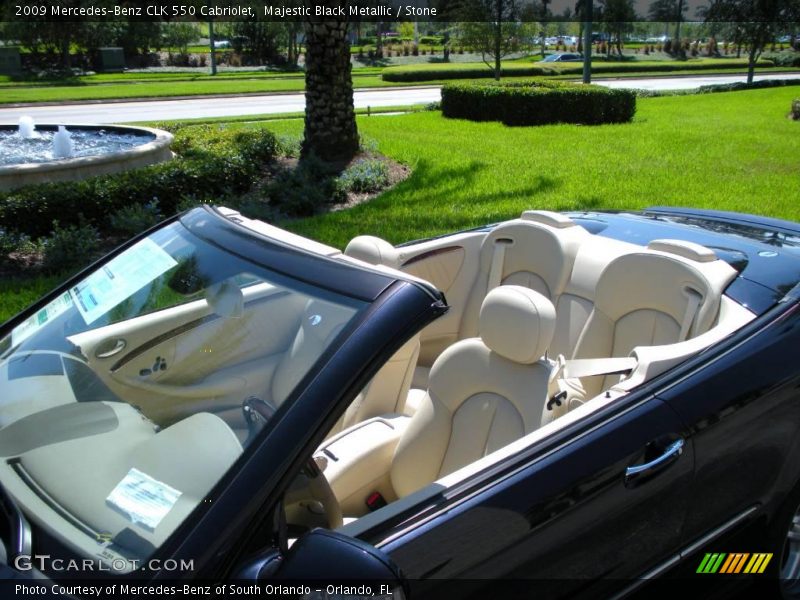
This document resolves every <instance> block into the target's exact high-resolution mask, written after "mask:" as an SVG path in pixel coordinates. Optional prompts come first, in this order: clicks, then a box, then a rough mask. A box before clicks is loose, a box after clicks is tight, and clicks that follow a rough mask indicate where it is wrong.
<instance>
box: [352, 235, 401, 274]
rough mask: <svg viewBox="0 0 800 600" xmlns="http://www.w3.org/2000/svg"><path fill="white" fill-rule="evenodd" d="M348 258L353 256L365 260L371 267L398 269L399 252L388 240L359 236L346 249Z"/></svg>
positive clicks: (372, 236)
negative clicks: (380, 266)
mask: <svg viewBox="0 0 800 600" xmlns="http://www.w3.org/2000/svg"><path fill="white" fill-rule="evenodd" d="M344 253H345V255H347V256H352V257H353V258H357V259H358V260H363V261H364V262H367V263H369V264H371V265H386V266H387V267H398V266H399V265H398V262H399V257H398V252H397V250H396V249H395V247H394V246H392V245H391V244H390V243H389V242H387V241H386V240H382V239H381V238H379V237H375V236H374V235H359V236H357V237H354V238H353V239H352V240H350V243H349V244H347V248H345V249H344Z"/></svg>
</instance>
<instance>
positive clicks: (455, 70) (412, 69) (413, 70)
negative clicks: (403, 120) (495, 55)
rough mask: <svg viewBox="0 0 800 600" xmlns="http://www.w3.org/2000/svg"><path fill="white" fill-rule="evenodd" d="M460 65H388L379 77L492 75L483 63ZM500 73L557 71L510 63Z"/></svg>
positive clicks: (413, 78) (428, 78)
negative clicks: (478, 64)
mask: <svg viewBox="0 0 800 600" xmlns="http://www.w3.org/2000/svg"><path fill="white" fill-rule="evenodd" d="M461 65H467V63H461ZM461 65H460V64H458V63H457V64H453V65H441V66H440V65H435V66H433V67H429V66H426V65H423V66H402V67H388V68H386V69H384V70H383V71H382V72H381V78H382V79H383V80H384V81H395V82H412V81H434V80H446V79H483V78H490V77H494V71H492V70H491V69H489V68H488V67H486V66H484V65H480V66H477V67H476V66H473V65H468V66H461ZM500 73H501V75H502V76H503V77H513V76H520V77H540V76H543V75H554V74H557V71H556V69H552V68H549V67H539V66H532V65H513V66H511V65H510V66H505V67H503V68H502V69H501V72H500Z"/></svg>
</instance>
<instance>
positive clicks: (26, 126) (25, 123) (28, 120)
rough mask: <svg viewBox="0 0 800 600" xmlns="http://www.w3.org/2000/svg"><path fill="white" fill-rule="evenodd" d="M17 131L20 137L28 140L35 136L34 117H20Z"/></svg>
mask: <svg viewBox="0 0 800 600" xmlns="http://www.w3.org/2000/svg"><path fill="white" fill-rule="evenodd" d="M17 132H18V133H19V135H20V137H22V138H25V139H26V140H27V139H30V138H32V137H34V136H35V135H36V125H35V124H34V122H33V118H32V117H28V116H23V117H20V118H19V124H18V125H17Z"/></svg>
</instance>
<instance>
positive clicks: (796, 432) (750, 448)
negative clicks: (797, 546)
mask: <svg viewBox="0 0 800 600" xmlns="http://www.w3.org/2000/svg"><path fill="white" fill-rule="evenodd" d="M795 302H796V301H792V302H787V303H784V304H782V305H779V307H778V308H776V309H774V310H773V311H772V314H771V315H765V317H764V318H763V319H761V322H760V323H759V322H756V323H753V324H752V325H751V326H750V327H748V329H747V330H743V331H742V332H741V334H740V335H739V336H737V340H734V342H735V343H732V344H731V345H730V346H731V347H730V348H721V349H719V350H718V352H717V356H714V357H711V358H710V359H708V360H706V361H705V362H706V364H705V365H704V366H703V368H702V370H698V369H697V367H696V366H695V365H691V364H690V365H686V367H685V368H686V371H687V374H686V375H685V376H684V377H682V378H681V379H680V380H679V381H678V382H677V383H676V384H675V385H673V386H671V387H670V388H668V389H666V390H664V391H663V392H660V393H659V395H660V397H662V398H663V399H664V401H665V402H667V403H669V405H670V406H672V407H673V408H674V409H675V410H676V411H678V412H679V413H680V414H681V415H682V417H683V419H684V420H685V421H686V423H687V424H688V425H689V426H690V435H691V438H692V440H693V443H694V447H695V451H696V464H697V466H696V480H695V483H694V485H693V488H694V494H695V496H696V497H697V498H702V499H703V501H702V502H695V503H692V506H691V508H690V511H689V513H688V515H687V521H686V527H685V533H684V537H685V542H686V543H687V544H690V543H692V542H693V541H694V540H696V539H698V538H700V537H702V536H704V535H706V534H707V533H709V532H711V533H712V534H714V535H716V534H722V533H724V529H725V528H726V526H727V524H733V523H732V521H733V520H735V519H736V518H737V517H739V516H743V515H745V514H746V513H748V512H750V511H751V510H752V509H753V508H764V509H766V511H768V512H771V511H774V510H775V508H776V505H777V504H779V503H780V502H781V501H782V499H783V498H784V497H785V494H786V493H787V492H788V491H790V490H791V489H792V488H794V487H795V486H797V485H798V482H800V401H799V400H800V397H798V396H799V394H798V382H800V376H799V375H798V370H797V361H796V358H794V357H795V356H796V352H797V347H798V344H800V307H798V305H797V304H795ZM765 321H766V323H767V324H766V325H764V322H765ZM742 338H744V339H742ZM790 357H791V358H790ZM760 529H761V530H763V529H764V528H763V527H762V528H760ZM709 543H710V542H709ZM704 547H705V546H704ZM699 550H701V551H702V550H703V548H700V549H699ZM719 550H724V548H719ZM730 550H732V549H730V548H729V549H728V551H730ZM734 550H737V551H738V550H739V549H738V548H734ZM741 550H742V551H748V549H747V548H744V549H741ZM780 550H781V549H780V548H771V549H770V551H773V552H780ZM750 551H752V549H750Z"/></svg>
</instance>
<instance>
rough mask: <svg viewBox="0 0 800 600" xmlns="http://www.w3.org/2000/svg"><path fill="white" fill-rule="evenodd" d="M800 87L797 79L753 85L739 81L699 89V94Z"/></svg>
mask: <svg viewBox="0 0 800 600" xmlns="http://www.w3.org/2000/svg"><path fill="white" fill-rule="evenodd" d="M796 85H800V80H797V79H759V80H758V81H754V82H753V83H747V82H745V81H737V82H735V83H717V84H714V85H704V86H701V87H700V88H698V89H697V93H698V94H712V93H716V92H738V91H741V90H762V89H766V88H774V87H793V86H796Z"/></svg>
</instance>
